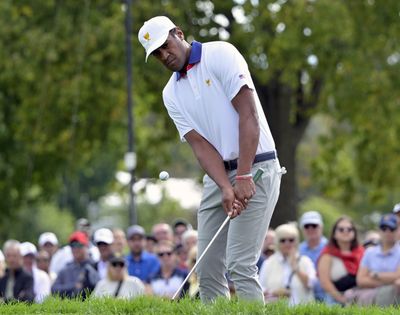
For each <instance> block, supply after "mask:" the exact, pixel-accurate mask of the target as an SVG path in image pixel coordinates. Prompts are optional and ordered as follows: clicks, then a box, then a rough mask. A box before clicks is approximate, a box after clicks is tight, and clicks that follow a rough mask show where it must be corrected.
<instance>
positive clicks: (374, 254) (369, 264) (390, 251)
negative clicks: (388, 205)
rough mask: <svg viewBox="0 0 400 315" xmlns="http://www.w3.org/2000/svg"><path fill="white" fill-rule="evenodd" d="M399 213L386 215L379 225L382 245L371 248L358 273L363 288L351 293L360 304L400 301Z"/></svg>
mask: <svg viewBox="0 0 400 315" xmlns="http://www.w3.org/2000/svg"><path fill="white" fill-rule="evenodd" d="M397 228H398V221H397V218H396V215H394V214H387V215H383V216H382V218H381V220H380V223H379V229H380V231H381V232H380V233H381V245H378V246H374V247H371V248H368V249H367V250H366V252H365V254H364V257H363V259H362V260H361V266H360V269H359V270H358V273H357V284H358V287H359V288H364V290H355V295H352V294H349V296H351V297H352V298H353V300H355V302H357V303H358V304H360V305H371V304H376V305H379V306H387V305H392V304H399V302H398V300H399V298H400V296H399V291H398V287H400V245H399V244H398V243H397V242H396V233H397Z"/></svg>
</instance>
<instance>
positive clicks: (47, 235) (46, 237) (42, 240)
mask: <svg viewBox="0 0 400 315" xmlns="http://www.w3.org/2000/svg"><path fill="white" fill-rule="evenodd" d="M38 244H39V250H45V251H46V252H47V253H48V254H49V256H50V258H51V257H53V255H54V254H55V253H56V252H57V250H58V239H57V236H56V235H55V234H54V233H52V232H44V233H42V234H40V236H39V241H38Z"/></svg>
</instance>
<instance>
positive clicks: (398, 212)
mask: <svg viewBox="0 0 400 315" xmlns="http://www.w3.org/2000/svg"><path fill="white" fill-rule="evenodd" d="M392 212H393V213H394V214H395V215H396V216H397V220H400V203H397V204H395V205H394V207H393V211H392ZM396 238H397V240H398V241H399V240H400V229H397V235H396Z"/></svg>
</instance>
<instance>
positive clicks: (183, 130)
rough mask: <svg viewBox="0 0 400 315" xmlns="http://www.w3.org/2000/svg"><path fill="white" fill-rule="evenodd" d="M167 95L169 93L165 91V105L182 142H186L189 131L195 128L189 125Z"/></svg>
mask: <svg viewBox="0 0 400 315" xmlns="http://www.w3.org/2000/svg"><path fill="white" fill-rule="evenodd" d="M166 94H167V93H166V92H165V91H164V92H163V100H164V105H165V107H166V108H167V111H168V115H169V116H170V117H171V119H172V120H173V122H174V124H175V126H176V129H177V130H178V132H179V136H180V138H181V141H182V142H186V139H185V135H186V134H187V133H188V132H189V131H191V130H193V128H192V127H191V126H190V125H189V123H188V121H187V120H186V119H185V117H184V116H183V115H182V113H181V112H179V111H178V110H177V109H176V107H175V106H174V103H173V102H172V100H171V99H170V98H169V97H168V96H167V95H166Z"/></svg>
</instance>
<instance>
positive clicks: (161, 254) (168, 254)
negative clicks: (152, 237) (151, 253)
mask: <svg viewBox="0 0 400 315" xmlns="http://www.w3.org/2000/svg"><path fill="white" fill-rule="evenodd" d="M157 255H158V257H164V256H168V257H169V256H171V255H172V252H164V253H158V254H157Z"/></svg>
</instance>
